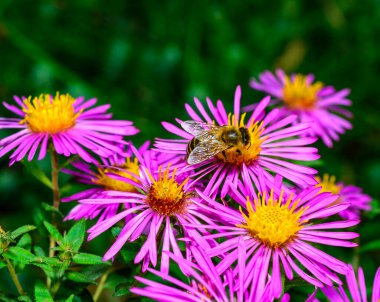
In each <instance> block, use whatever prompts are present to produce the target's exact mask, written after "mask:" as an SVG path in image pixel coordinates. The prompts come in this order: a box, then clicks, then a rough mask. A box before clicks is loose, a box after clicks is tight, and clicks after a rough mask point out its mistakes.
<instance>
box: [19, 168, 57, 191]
mask: <svg viewBox="0 0 380 302" xmlns="http://www.w3.org/2000/svg"><path fill="white" fill-rule="evenodd" d="M25 167H26V169H27V170H28V171H29V172H30V173H31V174H32V175H33V176H34V177H35V178H37V179H38V180H39V181H40V182H42V183H43V184H44V185H45V186H47V187H49V188H50V189H53V185H52V183H51V180H50V178H49V177H47V176H46V174H45V172H44V171H42V170H41V168H40V167H39V166H38V165H37V164H35V163H33V162H28V164H27V165H25Z"/></svg>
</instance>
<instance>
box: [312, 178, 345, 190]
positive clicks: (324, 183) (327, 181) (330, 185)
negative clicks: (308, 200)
mask: <svg viewBox="0 0 380 302" xmlns="http://www.w3.org/2000/svg"><path fill="white" fill-rule="evenodd" d="M315 179H316V180H317V181H318V184H317V185H316V186H317V187H318V188H321V193H322V192H331V193H333V194H339V193H340V191H341V190H342V186H341V185H339V184H336V183H335V181H336V177H335V176H334V175H328V174H324V175H323V179H321V178H320V177H318V176H317V177H316V178H315Z"/></svg>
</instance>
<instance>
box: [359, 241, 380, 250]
mask: <svg viewBox="0 0 380 302" xmlns="http://www.w3.org/2000/svg"><path fill="white" fill-rule="evenodd" d="M374 250H380V239H378V240H375V241H372V242H369V243H367V244H365V245H362V246H361V248H360V253H364V252H368V251H374Z"/></svg>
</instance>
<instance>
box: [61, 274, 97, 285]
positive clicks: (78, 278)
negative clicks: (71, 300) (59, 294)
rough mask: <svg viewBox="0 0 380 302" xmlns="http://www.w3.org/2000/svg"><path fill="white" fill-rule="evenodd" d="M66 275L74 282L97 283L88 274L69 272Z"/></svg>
mask: <svg viewBox="0 0 380 302" xmlns="http://www.w3.org/2000/svg"><path fill="white" fill-rule="evenodd" d="M66 277H67V279H69V280H71V281H74V282H81V283H91V284H96V282H93V280H91V279H90V278H88V277H87V276H86V275H84V274H82V273H79V272H67V273H66Z"/></svg>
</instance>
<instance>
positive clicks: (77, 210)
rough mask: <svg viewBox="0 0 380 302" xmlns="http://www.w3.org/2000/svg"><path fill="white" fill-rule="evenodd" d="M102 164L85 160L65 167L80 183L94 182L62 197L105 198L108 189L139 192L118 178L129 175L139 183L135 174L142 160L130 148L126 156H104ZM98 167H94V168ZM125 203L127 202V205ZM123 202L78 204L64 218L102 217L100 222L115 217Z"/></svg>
mask: <svg viewBox="0 0 380 302" xmlns="http://www.w3.org/2000/svg"><path fill="white" fill-rule="evenodd" d="M148 147H149V142H146V143H145V144H143V145H142V146H141V147H140V148H139V153H140V154H144V153H145V152H147V151H148ZM102 160H103V164H102V165H100V164H99V165H96V166H95V167H93V166H91V165H89V164H87V163H84V162H82V161H75V162H73V163H72V164H71V165H72V167H74V168H75V170H71V169H67V168H66V169H62V171H63V172H65V173H67V174H71V175H73V176H74V177H75V178H76V179H77V181H78V182H80V183H84V184H88V185H91V186H92V187H91V188H90V189H87V190H84V191H81V192H79V193H76V194H74V195H72V196H69V197H65V198H62V202H69V201H74V200H80V199H85V198H105V197H107V192H108V191H120V192H132V193H135V192H137V190H136V188H135V186H134V185H133V184H130V183H128V182H126V181H124V180H123V179H116V178H115V175H116V176H118V177H123V178H128V179H131V180H132V181H135V182H138V180H137V179H136V178H135V177H134V176H133V175H139V167H140V165H139V162H138V160H137V158H136V157H134V156H133V153H132V152H131V149H130V148H129V150H128V152H126V154H124V155H123V156H121V155H118V154H115V155H113V156H112V157H110V158H109V159H105V158H103V159H102ZM94 168H95V170H94ZM124 206H125V205H124ZM119 207H120V204H118V203H116V204H94V205H91V204H81V203H80V204H78V205H76V206H75V207H74V208H73V209H72V210H71V211H70V213H69V214H68V215H67V216H66V218H65V219H74V220H79V219H82V218H85V219H94V218H95V217H97V216H99V218H98V222H101V221H103V220H104V219H107V218H110V217H113V216H114V215H116V214H117V211H118V209H119Z"/></svg>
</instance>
